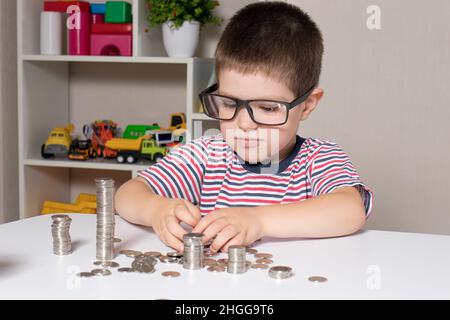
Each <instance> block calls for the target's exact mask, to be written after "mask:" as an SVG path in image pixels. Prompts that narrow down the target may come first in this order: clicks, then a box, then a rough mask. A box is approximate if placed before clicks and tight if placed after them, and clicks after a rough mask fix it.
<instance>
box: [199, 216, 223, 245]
mask: <svg viewBox="0 0 450 320" xmlns="http://www.w3.org/2000/svg"><path fill="white" fill-rule="evenodd" d="M227 225H228V222H227V221H226V220H225V219H218V220H215V221H214V222H212V223H211V224H210V225H209V226H208V227H207V228H206V229H205V230H204V231H203V232H202V233H203V234H204V237H203V243H206V242H208V241H209V240H211V239H212V238H214V237H215V236H216V235H217V234H218V233H219V232H220V231H222V230H223V228H225V227H226V226H227Z"/></svg>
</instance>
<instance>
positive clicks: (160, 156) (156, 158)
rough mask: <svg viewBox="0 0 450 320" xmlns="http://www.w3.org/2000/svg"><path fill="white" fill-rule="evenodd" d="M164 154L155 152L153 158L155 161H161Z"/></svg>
mask: <svg viewBox="0 0 450 320" xmlns="http://www.w3.org/2000/svg"><path fill="white" fill-rule="evenodd" d="M163 157H164V156H163V155H162V154H161V153H157V154H155V156H154V157H153V159H154V160H155V162H159V161H161V159H162V158H163Z"/></svg>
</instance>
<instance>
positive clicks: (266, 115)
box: [199, 83, 315, 126]
mask: <svg viewBox="0 0 450 320" xmlns="http://www.w3.org/2000/svg"><path fill="white" fill-rule="evenodd" d="M218 88H219V86H218V84H217V83H216V84H214V85H212V86H211V87H208V88H207V89H205V90H204V91H202V92H201V93H200V94H199V98H200V101H201V102H202V105H203V109H204V110H205V114H206V115H207V116H209V117H211V118H213V119H217V120H233V119H234V117H236V114H237V112H238V109H239V107H240V106H244V107H245V109H247V112H248V114H249V115H250V118H251V119H252V120H253V121H254V122H255V123H257V124H261V125H270V126H281V125H283V124H285V123H286V122H287V120H288V116H289V110H291V109H292V108H295V107H296V106H298V105H300V104H301V103H302V102H304V101H306V99H307V98H308V97H309V95H310V94H311V93H312V91H313V90H314V88H315V85H314V86H312V87H311V88H310V89H308V91H307V92H306V93H304V94H303V95H301V96H300V97H298V98H296V99H294V100H293V101H291V102H285V101H276V100H262V99H258V100H240V99H236V98H231V97H227V96H222V95H220V94H215V93H213V92H215V91H216V90H217V89H218Z"/></svg>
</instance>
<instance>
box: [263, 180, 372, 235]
mask: <svg viewBox="0 0 450 320" xmlns="http://www.w3.org/2000/svg"><path fill="white" fill-rule="evenodd" d="M256 210H257V211H258V212H257V213H255V217H256V214H258V219H260V220H261V225H262V229H263V235H264V236H269V237H307V238H324V237H338V236H344V235H348V234H352V233H355V232H356V231H358V230H360V229H361V228H362V227H363V225H364V223H365V222H366V212H365V208H364V204H363V201H362V198H361V195H360V194H359V192H358V190H357V189H356V188H355V187H341V188H337V189H336V190H334V191H332V192H330V193H327V194H324V195H321V196H318V197H314V198H310V199H308V200H305V201H301V202H296V203H288V204H281V205H275V206H261V207H258V208H257V209H256Z"/></svg>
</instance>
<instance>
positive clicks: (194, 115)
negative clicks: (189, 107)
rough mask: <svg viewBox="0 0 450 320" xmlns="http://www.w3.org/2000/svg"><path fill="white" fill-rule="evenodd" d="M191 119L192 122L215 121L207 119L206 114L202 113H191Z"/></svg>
mask: <svg viewBox="0 0 450 320" xmlns="http://www.w3.org/2000/svg"><path fill="white" fill-rule="evenodd" d="M191 119H192V120H210V121H217V120H216V119H213V118H210V117H208V116H207V115H206V114H204V113H192V114H191Z"/></svg>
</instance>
